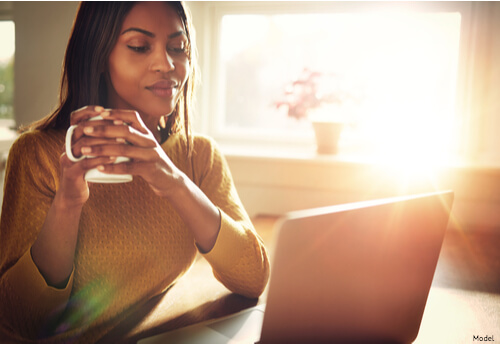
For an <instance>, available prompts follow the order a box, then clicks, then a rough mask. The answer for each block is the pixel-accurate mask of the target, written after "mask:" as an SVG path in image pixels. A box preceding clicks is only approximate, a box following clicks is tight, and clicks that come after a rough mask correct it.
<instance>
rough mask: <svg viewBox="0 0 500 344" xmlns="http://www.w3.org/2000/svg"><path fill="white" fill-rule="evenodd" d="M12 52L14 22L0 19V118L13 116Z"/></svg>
mask: <svg viewBox="0 0 500 344" xmlns="http://www.w3.org/2000/svg"><path fill="white" fill-rule="evenodd" d="M14 52H15V32H14V22H13V21H0V119H13V118H14V106H13V104H14Z"/></svg>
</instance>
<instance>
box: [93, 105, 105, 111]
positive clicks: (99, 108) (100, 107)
mask: <svg viewBox="0 0 500 344" xmlns="http://www.w3.org/2000/svg"><path fill="white" fill-rule="evenodd" d="M94 111H95V112H102V111H104V108H103V107H102V106H96V107H95V108H94Z"/></svg>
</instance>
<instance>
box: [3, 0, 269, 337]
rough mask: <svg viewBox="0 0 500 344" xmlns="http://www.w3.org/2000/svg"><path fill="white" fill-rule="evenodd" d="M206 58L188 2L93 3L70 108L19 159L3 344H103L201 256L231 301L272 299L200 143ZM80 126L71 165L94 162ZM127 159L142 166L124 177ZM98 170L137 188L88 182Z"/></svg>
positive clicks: (79, 37)
mask: <svg viewBox="0 0 500 344" xmlns="http://www.w3.org/2000/svg"><path fill="white" fill-rule="evenodd" d="M194 50H195V49H194V42H193V41H192V28H191V24H190V21H189V18H188V16H187V15H186V10H185V8H184V7H183V5H182V3H178V2H166V3H165V2H138V3H128V2H127V3H117V2H112V3H107V2H91V3H82V4H81V6H80V9H79V12H78V14H77V18H76V21H75V24H74V27H73V31H72V34H71V37H70V41H69V43H68V47H67V51H66V56H65V61H64V62H65V63H64V70H63V79H62V83H61V97H60V106H59V107H58V109H57V110H56V111H55V112H54V113H53V114H51V115H50V116H48V117H46V118H44V119H43V120H41V121H39V122H38V123H35V124H33V125H32V126H31V127H30V128H29V130H28V131H27V132H25V133H24V134H23V135H22V136H21V137H20V138H19V139H18V140H17V141H16V143H15V144H14V145H13V147H12V148H11V152H10V154H9V161H8V166H7V171H6V181H5V185H6V189H5V195H4V202H3V210H2V218H1V224H0V235H1V239H0V293H1V298H0V303H1V304H0V316H1V328H2V332H3V335H4V337H7V338H9V339H10V340H11V341H13V342H23V341H24V342H29V341H30V340H39V341H45V342H54V341H63V342H72V343H73V342H82V343H90V342H95V341H96V340H98V339H99V338H100V337H102V336H103V335H104V334H105V332H107V331H108V330H109V329H110V328H111V327H112V326H113V325H115V324H116V322H117V321H118V319H119V318H120V317H121V316H123V315H124V314H125V313H126V311H127V310H128V309H130V308H131V307H132V306H134V305H138V304H141V303H143V302H145V301H147V300H148V299H150V298H151V297H153V296H155V295H157V294H159V293H161V292H162V291H164V290H166V289H167V288H168V287H169V286H171V285H172V284H173V283H175V281H176V280H177V279H178V278H179V277H180V276H182V275H183V274H184V273H185V272H186V271H187V270H188V269H189V267H190V266H191V265H192V264H193V261H194V259H195V256H196V254H197V252H198V251H199V252H201V253H202V254H203V255H204V256H205V258H206V259H207V260H208V262H209V263H210V264H211V265H212V268H213V271H214V275H215V276H216V278H217V279H218V280H219V281H221V282H222V283H223V284H224V285H225V286H226V287H227V288H228V289H230V290H231V291H233V292H235V293H239V294H241V295H244V296H247V297H251V298H254V297H258V296H259V295H260V294H261V293H262V291H263V289H264V288H265V285H266V283H267V279H268V275H269V263H268V259H267V254H266V250H265V248H264V246H263V244H262V241H261V240H260V238H259V237H258V236H257V234H256V233H255V230H254V229H253V227H252V224H251V222H250V220H249V218H248V216H247V214H246V212H245V211H244V209H243V206H242V205H241V202H240V201H239V199H238V196H237V193H236V191H235V189H234V185H233V182H232V180H231V176H230V173H229V171H228V168H227V165H226V162H225V160H224V158H223V156H222V155H221V154H220V152H219V151H218V150H217V148H216V146H215V144H214V142H213V141H212V140H210V139H208V138H206V137H203V136H199V135H193V134H191V132H190V127H189V120H188V119H189V114H190V110H191V108H190V98H191V96H192V91H193V84H194V76H195V56H194V55H195V54H194ZM98 115H100V116H102V118H103V120H97V121H88V119H90V118H92V117H95V116H98ZM123 124H127V125H123ZM70 125H77V127H76V129H75V131H74V135H73V140H72V144H71V152H72V154H73V155H74V156H76V157H78V156H81V155H87V156H92V157H93V158H92V159H83V160H81V161H78V162H73V161H71V160H70V159H69V158H68V157H67V156H66V154H65V153H64V151H65V147H64V138H65V132H66V130H67V129H68V127H69V126H70ZM117 156H125V157H128V158H130V161H129V162H126V163H118V164H114V162H115V161H116V157H117ZM93 168H97V169H99V170H100V171H103V172H105V173H108V174H132V175H133V176H134V179H133V181H132V182H130V183H125V184H94V183H88V182H87V181H85V179H84V175H85V173H86V171H88V170H89V169H93Z"/></svg>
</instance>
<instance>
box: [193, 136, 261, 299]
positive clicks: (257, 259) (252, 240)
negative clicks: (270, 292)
mask: <svg viewBox="0 0 500 344" xmlns="http://www.w3.org/2000/svg"><path fill="white" fill-rule="evenodd" d="M204 140H205V141H204V143H205V144H204V145H203V146H202V147H200V146H201V145H198V146H197V145H195V153H194V155H195V157H198V159H199V160H200V161H201V162H202V164H200V165H198V166H196V165H195V168H194V170H195V173H196V172H197V174H198V175H197V177H198V178H199V185H200V188H201V190H202V191H203V192H204V193H205V194H206V195H207V196H208V197H209V198H210V200H211V201H212V202H213V203H214V204H215V205H216V206H217V207H218V208H219V211H220V213H221V227H220V231H219V236H218V238H217V241H216V243H215V246H214V247H213V248H212V250H211V251H210V252H208V253H206V254H204V256H205V258H206V259H207V260H208V262H209V263H210V264H211V266H212V268H213V271H214V275H215V277H216V278H217V279H218V280H219V281H220V282H221V283H222V284H224V285H225V286H226V287H227V288H228V289H229V290H231V291H232V292H235V293H237V294H241V295H243V296H246V297H250V298H255V297H258V296H259V295H260V294H261V293H262V292H263V291H264V288H265V287H266V285H267V281H268V279H269V260H268V254H267V251H266V248H265V246H264V244H263V242H262V240H261V238H260V237H259V236H258V234H257V233H256V231H255V229H254V227H253V225H252V222H251V221H250V218H249V216H248V214H247V213H246V211H245V209H244V207H243V205H242V203H241V201H240V199H239V196H238V194H237V192H236V188H235V186H234V183H233V179H232V176H231V173H230V171H229V167H228V165H227V162H226V160H225V158H224V156H223V155H222V154H221V152H220V151H219V149H218V148H217V146H216V144H215V142H213V141H212V140H211V139H208V138H205V139H204ZM195 175H196V174H195Z"/></svg>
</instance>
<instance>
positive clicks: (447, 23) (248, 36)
mask: <svg viewBox="0 0 500 344" xmlns="http://www.w3.org/2000/svg"><path fill="white" fill-rule="evenodd" d="M299 4H300V3H299ZM255 6H259V5H255ZM255 6H254V7H253V8H252V9H250V8H247V7H244V6H240V7H238V6H233V7H231V6H229V5H224V4H221V5H219V4H217V8H218V9H217V10H216V11H214V18H215V21H216V23H217V25H218V31H217V32H218V35H217V39H216V42H217V47H218V49H217V50H216V51H215V52H214V53H213V55H212V58H213V59H214V61H217V65H216V67H215V68H213V70H214V71H215V75H212V74H211V76H213V78H211V80H215V81H212V82H213V84H211V86H212V87H211V89H215V90H217V91H216V92H215V93H214V94H211V98H212V99H213V102H212V113H213V114H214V115H215V117H216V119H217V120H216V121H214V122H213V123H212V126H211V128H210V130H211V133H212V134H213V135H214V136H215V137H216V138H218V139H219V140H220V141H223V142H231V143H236V142H243V141H245V142H247V143H248V142H268V143H269V142H271V143H274V144H278V143H281V144H284V145H286V146H288V147H290V146H293V147H310V145H311V144H312V143H313V142H314V141H313V140H314V139H313V130H312V126H311V124H310V122H309V121H307V120H305V119H296V118H292V117H290V116H289V115H288V112H287V111H286V107H285V108H283V107H278V106H276V103H277V102H279V101H280V99H283V95H284V91H285V89H286V87H287V85H288V84H289V83H290V82H291V81H292V80H294V79H295V78H297V77H299V76H300V75H301V73H303V71H304V70H311V71H318V72H320V73H323V74H326V75H333V76H335V78H337V79H338V80H342V82H343V85H348V86H346V87H345V90H347V91H349V92H350V93H351V94H354V95H356V97H355V99H356V102H351V103H350V104H351V106H350V108H349V113H350V114H349V116H350V117H349V120H348V126H347V128H346V130H344V132H343V134H342V135H343V136H342V142H341V144H342V151H343V152H346V153H349V154H351V153H352V154H362V155H363V154H364V155H370V156H374V155H375V156H376V155H377V154H379V155H381V156H384V157H395V156H396V157H398V156H402V155H413V157H415V155H420V156H423V155H425V156H426V157H429V156H430V155H432V156H433V157H434V158H436V159H440V158H442V156H443V154H447V153H449V152H450V151H452V150H454V149H456V147H457V143H456V140H457V136H458V132H459V123H460V121H458V120H457V111H456V103H457V96H456V95H457V79H458V73H459V56H460V42H461V41H460V39H461V26H462V15H461V13H460V12H459V11H458V10H456V9H453V8H451V9H444V10H443V9H442V8H433V7H432V6H436V4H434V5H433V4H430V6H431V7H430V8H417V6H416V5H412V6H410V7H408V8H403V7H402V6H404V5H401V6H397V7H398V8H397V9H394V6H395V5H394V4H392V5H389V7H385V6H387V5H384V4H382V5H381V4H366V3H365V5H364V6H366V7H369V8H363V5H359V4H358V5H357V4H350V5H346V4H345V3H344V4H342V3H340V4H331V3H330V4H328V3H327V4H322V6H323V7H322V8H320V9H319V10H318V9H314V8H311V7H307V5H304V4H301V6H304V7H303V8H300V7H299V8H296V9H295V10H294V11H293V12H291V11H290V10H289V9H287V8H286V6H282V7H279V8H277V7H272V8H271V7H268V8H266V7H265V5H260V7H255ZM274 6H279V4H278V5H276V4H275V5H274ZM333 6H347V8H345V7H342V8H340V9H339V8H334V7H333ZM214 50H215V49H214ZM345 90H344V91H345ZM334 109H335V108H334ZM332 111H336V110H332ZM422 138H425V139H422ZM438 148H439V149H438Z"/></svg>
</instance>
